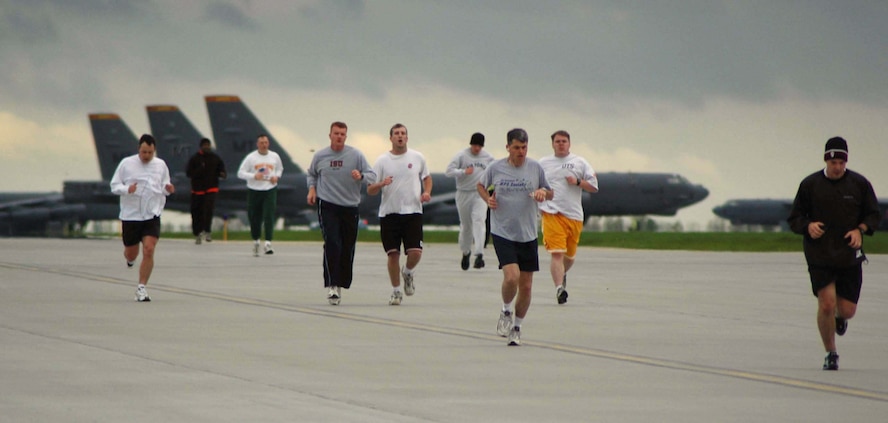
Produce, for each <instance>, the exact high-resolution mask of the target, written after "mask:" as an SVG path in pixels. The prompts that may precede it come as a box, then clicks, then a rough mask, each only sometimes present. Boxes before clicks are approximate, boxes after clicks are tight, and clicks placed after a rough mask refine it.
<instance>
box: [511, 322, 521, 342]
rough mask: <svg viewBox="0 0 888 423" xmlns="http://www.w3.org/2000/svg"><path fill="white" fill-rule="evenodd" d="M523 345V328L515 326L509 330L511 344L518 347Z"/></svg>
mask: <svg viewBox="0 0 888 423" xmlns="http://www.w3.org/2000/svg"><path fill="white" fill-rule="evenodd" d="M519 345H521V328H520V327H518V326H515V327H513V328H512V330H510V331H509V346H510V347H517V346H519Z"/></svg>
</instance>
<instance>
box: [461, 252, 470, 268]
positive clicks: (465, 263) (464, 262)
mask: <svg viewBox="0 0 888 423" xmlns="http://www.w3.org/2000/svg"><path fill="white" fill-rule="evenodd" d="M471 256H472V255H471V254H463V258H462V261H461V262H459V267H462V270H469V257H471Z"/></svg>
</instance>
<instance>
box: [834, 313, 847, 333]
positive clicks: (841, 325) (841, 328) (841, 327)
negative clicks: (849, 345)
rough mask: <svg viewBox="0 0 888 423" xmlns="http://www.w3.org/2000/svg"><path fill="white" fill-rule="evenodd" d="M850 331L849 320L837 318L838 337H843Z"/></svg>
mask: <svg viewBox="0 0 888 423" xmlns="http://www.w3.org/2000/svg"><path fill="white" fill-rule="evenodd" d="M847 330H848V319H843V318H841V317H839V316H836V335H839V336H842V335H844V334H845V332H846V331H847Z"/></svg>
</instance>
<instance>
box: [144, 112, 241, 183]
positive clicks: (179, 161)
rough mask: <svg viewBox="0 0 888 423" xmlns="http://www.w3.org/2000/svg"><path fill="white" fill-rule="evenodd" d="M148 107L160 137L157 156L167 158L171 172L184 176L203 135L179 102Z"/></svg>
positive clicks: (149, 118) (153, 131)
mask: <svg viewBox="0 0 888 423" xmlns="http://www.w3.org/2000/svg"><path fill="white" fill-rule="evenodd" d="M145 109H146V110H147V112H148V123H149V125H151V133H152V134H153V135H154V138H155V139H156V140H157V157H160V158H161V159H163V160H164V161H165V162H166V164H167V167H168V168H169V169H170V175H171V176H174V177H175V176H177V175H179V176H184V174H185V167H186V166H188V160H189V159H191V156H192V155H194V153H197V150H198V149H199V148H200V140H201V138H203V137H204V136H203V135H202V134H201V133H200V131H198V130H197V128H195V127H194V125H193V124H192V123H191V121H190V120H188V118H187V117H185V114H184V113H182V111H181V110H179V108H178V107H176V106H172V105H152V106H146V107H145ZM223 160H224V159H223ZM180 174H181V175H180Z"/></svg>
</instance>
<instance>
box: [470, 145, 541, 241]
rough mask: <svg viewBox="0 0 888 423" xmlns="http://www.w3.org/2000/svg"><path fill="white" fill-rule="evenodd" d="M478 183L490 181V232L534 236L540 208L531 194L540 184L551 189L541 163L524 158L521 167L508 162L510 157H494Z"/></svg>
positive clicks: (519, 237)
mask: <svg viewBox="0 0 888 423" xmlns="http://www.w3.org/2000/svg"><path fill="white" fill-rule="evenodd" d="M481 184H482V185H484V186H485V187H488V188H489V187H490V186H491V185H493V187H494V194H496V203H497V207H496V210H491V211H490V233H492V234H494V235H496V236H499V237H502V238H505V239H508V240H510V241H515V242H529V241H533V240H535V239H537V233H538V232H539V209H538V207H537V202H536V200H534V199H533V197H532V196H531V195H532V194H533V192H534V191H536V190H538V189H540V188H546V189H551V188H550V187H549V182H548V181H546V174H545V172H543V168H542V166H540V164H539V163H538V162H537V161H536V160H533V159H530V158H527V159H525V161H524V164H523V165H521V167H515V166H512V165H511V164H509V158H508V157H506V158H503V159H499V160H496V161H494V162H493V163H491V164H490V166H489V167H488V168H487V171H486V172H484V177H482V178H481Z"/></svg>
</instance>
